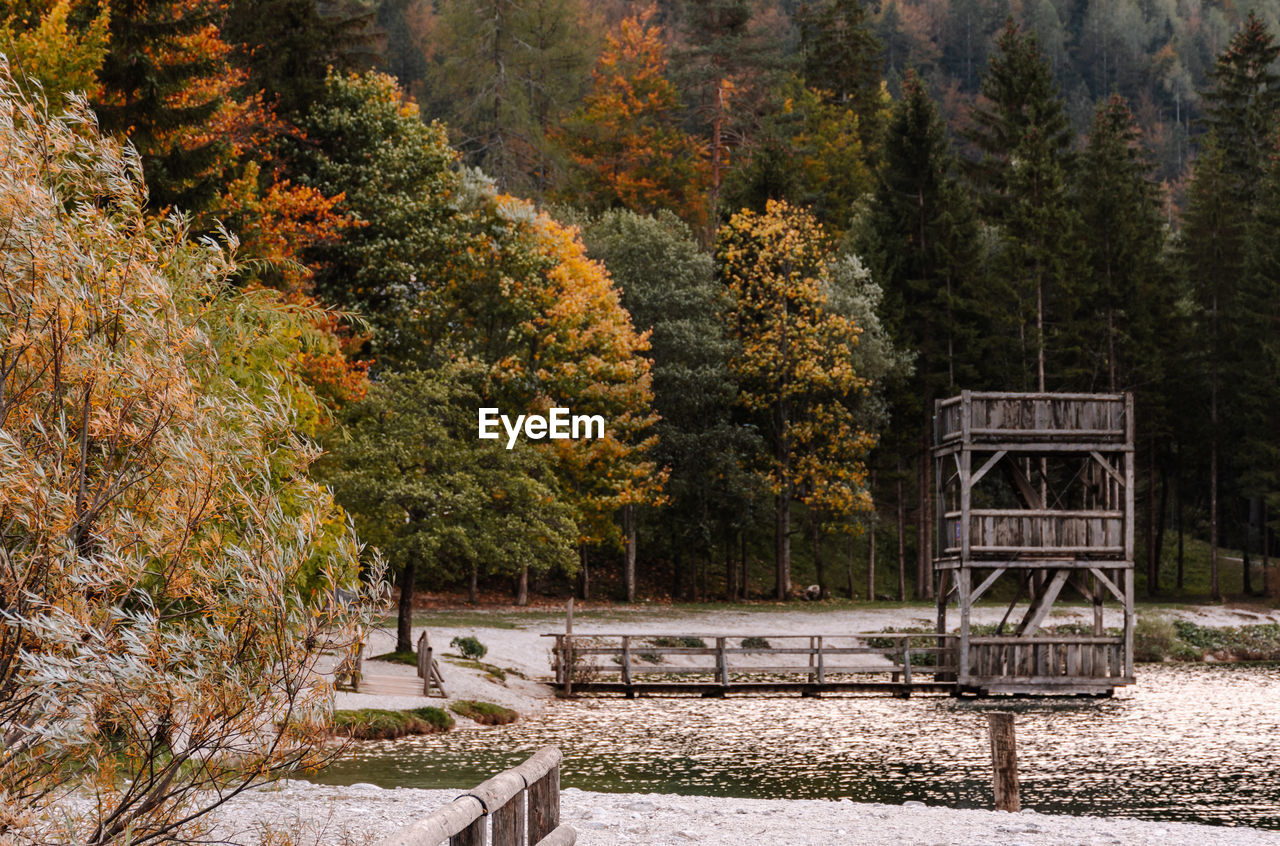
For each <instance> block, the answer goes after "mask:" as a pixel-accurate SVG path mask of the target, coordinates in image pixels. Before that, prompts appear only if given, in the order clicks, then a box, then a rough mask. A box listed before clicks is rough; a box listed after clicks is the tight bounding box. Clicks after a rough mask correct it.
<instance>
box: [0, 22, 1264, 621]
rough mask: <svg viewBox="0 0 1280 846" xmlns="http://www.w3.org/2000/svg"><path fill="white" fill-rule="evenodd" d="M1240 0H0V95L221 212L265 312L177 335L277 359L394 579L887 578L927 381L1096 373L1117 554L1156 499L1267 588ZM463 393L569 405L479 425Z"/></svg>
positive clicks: (1248, 587)
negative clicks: (1133, 469) (568, 436)
mask: <svg viewBox="0 0 1280 846" xmlns="http://www.w3.org/2000/svg"><path fill="white" fill-rule="evenodd" d="M1278 22H1280V3H1275V2H1260V3H1258V4H1257V6H1256V7H1255V10H1254V11H1249V10H1247V9H1244V8H1243V7H1238V6H1237V5H1236V4H1233V3H1208V2H1199V0H1177V2H1175V0H1143V2H1136V0H1135V1H1134V2H1130V0H1118V1H1117V2H1089V0H1026V2H1018V0H917V1H916V2H912V1H911V0H884V2H879V3H862V2H859V0H813V2H797V0H706V2H692V0H663V2H658V3H656V4H653V3H639V2H627V0H611V1H610V2H604V3H594V2H588V1H587V0H523V2H515V0H434V1H433V2H428V0H381V1H380V2H376V3H369V2H364V0H333V2H319V0H156V2H149V3H138V2H135V0H5V2H3V3H0V52H3V53H4V54H5V56H7V58H8V62H9V69H10V70H9V73H11V75H12V90H13V92H14V96H18V95H19V94H20V96H21V97H24V98H30V99H32V100H35V101H41V102H43V101H47V102H48V104H49V108H50V109H51V110H53V111H57V110H59V109H61V108H63V107H64V105H65V104H68V103H71V104H75V103H80V102H83V103H86V104H87V106H88V108H89V109H91V111H92V113H93V114H94V115H96V121H97V124H98V126H99V127H100V128H101V130H102V132H103V133H104V134H106V135H107V136H109V137H111V138H115V139H119V140H121V141H127V142H128V143H129V144H131V145H132V149H133V150H134V151H136V160H134V159H130V161H135V164H136V167H138V168H140V173H141V178H142V179H144V180H145V188H146V199H145V204H144V208H143V209H142V211H141V212H140V213H141V214H142V215H143V217H144V218H145V219H146V220H150V221H164V220H169V219H171V216H172V215H174V214H180V215H181V217H180V218H176V220H180V221H181V226H182V227H185V228H184V230H183V231H185V232H188V233H189V234H190V237H192V238H196V239H204V240H207V241H208V242H209V243H211V244H212V243H217V244H222V245H226V247H227V249H228V250H230V251H231V252H232V253H233V254H234V256H235V264H234V268H233V269H230V270H228V271H227V276H228V280H229V281H228V284H229V286H230V288H229V289H228V290H229V291H231V292H235V293H236V296H239V297H248V298H249V299H248V300H246V302H253V303H255V304H257V305H256V306H255V307H261V308H266V309H268V310H271V312H270V313H272V314H276V315H277V318H273V319H274V320H276V321H277V322H276V323H273V324H272V327H271V328H270V329H263V330H261V332H260V333H259V334H262V333H266V334H267V335H270V341H271V342H270V344H266V345H265V346H264V347H263V348H261V349H258V351H257V352H256V353H255V354H253V355H248V354H242V355H238V356H232V357H230V358H227V359H225V360H224V361H223V362H222V365H221V366H225V367H227V368H230V369H231V370H232V371H233V372H234V373H235V378H237V379H239V380H241V381H244V380H250V381H253V380H255V379H256V380H258V381H259V382H270V383H271V384H273V385H278V386H287V391H286V394H287V397H286V399H287V401H288V402H289V403H290V405H291V408H292V411H291V413H292V414H293V415H294V416H293V418H292V419H293V421H294V422H293V424H292V427H293V428H292V430H293V432H294V433H295V434H296V435H297V436H298V437H299V438H302V439H303V440H304V441H305V442H306V443H308V444H310V445H311V447H308V448H312V447H314V448H316V449H317V454H318V453H319V452H321V451H322V452H323V455H322V456H319V457H318V458H317V459H316V460H315V461H314V462H311V461H310V460H308V461H307V462H305V463H304V464H303V465H300V467H299V469H297V471H296V472H297V473H303V474H306V475H307V478H308V479H309V480H313V482H314V483H315V484H317V485H319V486H322V487H323V488H324V489H327V490H329V491H331V492H332V496H333V498H334V504H333V505H334V508H333V511H332V514H331V515H330V517H329V518H327V519H329V520H332V521H337V522H338V523H341V522H343V521H345V520H350V521H351V522H352V523H353V525H354V528H355V531H356V532H357V534H358V536H359V538H360V539H361V540H362V541H363V542H364V543H365V544H366V546H365V548H364V549H365V551H364V553H363V554H362V555H363V557H362V560H363V561H364V564H365V566H366V567H367V566H370V562H371V561H372V558H373V557H374V556H375V554H377V555H381V556H383V557H385V560H386V562H387V564H388V565H389V567H390V570H391V572H392V574H393V575H394V579H395V581H396V582H397V583H398V584H399V585H400V586H401V591H400V602H401V608H402V616H404V613H403V612H406V611H407V609H408V608H410V607H411V603H412V600H413V590H414V587H415V586H417V587H418V588H420V589H425V590H429V591H453V590H458V591H466V592H467V594H468V595H469V597H470V598H471V599H472V601H475V600H476V599H477V598H478V597H479V596H480V595H481V594H482V593H486V594H490V595H495V594H496V595H503V596H509V597H511V598H512V599H513V600H514V601H516V602H518V603H521V604H523V603H526V602H528V601H529V600H530V597H531V595H537V594H539V593H545V592H555V591H559V592H562V593H563V592H564V591H566V590H568V589H569V588H570V586H572V589H573V590H575V591H576V592H577V593H578V595H580V596H582V597H584V598H587V597H593V598H613V599H626V600H632V599H635V598H636V597H637V596H670V597H673V598H683V599H697V600H712V599H729V600H737V599H743V598H748V597H775V598H778V599H784V598H788V597H790V596H793V595H794V593H795V590H794V589H795V588H796V587H797V586H798V587H803V586H805V585H808V584H811V583H813V584H817V585H819V586H820V587H821V589H822V591H823V592H824V593H826V594H828V595H844V596H848V597H850V598H854V597H866V598H876V597H897V598H900V599H901V598H905V597H906V596H907V595H914V596H915V597H917V598H923V597H928V596H930V595H931V593H932V591H933V576H932V573H931V568H930V559H931V551H930V548H929V545H930V540H929V533H928V532H924V531H922V527H924V526H928V525H930V520H931V517H930V514H931V509H932V508H933V503H932V502H931V501H930V496H929V491H930V490H931V489H932V482H931V480H930V478H929V474H930V472H931V471H930V468H929V462H928V461H927V460H925V459H926V456H927V450H928V446H929V444H928V437H929V435H928V433H929V431H930V429H929V421H930V418H931V415H932V413H933V403H934V401H935V400H939V399H943V398H945V397H948V396H951V395H953V394H955V393H958V392H959V391H960V390H962V389H971V390H983V389H990V390H1018V391H1107V392H1110V391H1131V392H1133V393H1134V394H1135V397H1136V403H1137V414H1138V421H1139V423H1138V446H1137V448H1138V468H1139V490H1138V510H1139V515H1140V518H1141V519H1140V526H1141V530H1140V533H1139V539H1138V548H1139V549H1138V558H1139V562H1138V566H1139V570H1140V572H1142V573H1143V576H1144V579H1143V580H1142V581H1140V584H1142V585H1143V586H1144V589H1145V590H1146V592H1147V593H1148V594H1149V595H1152V596H1159V595H1163V594H1168V593H1170V592H1172V591H1178V590H1181V589H1182V588H1183V584H1182V571H1181V562H1182V554H1183V544H1184V541H1185V540H1187V539H1198V540H1199V541H1202V542H1205V543H1208V544H1209V546H1210V548H1211V568H1212V570H1211V576H1210V579H1211V580H1210V584H1209V595H1210V597H1211V598H1213V599H1218V598H1220V597H1221V596H1222V594H1223V592H1224V588H1223V586H1222V582H1221V578H1222V574H1223V573H1225V572H1226V570H1227V568H1235V569H1236V571H1237V573H1238V575H1239V577H1240V581H1239V582H1238V583H1239V584H1241V585H1242V589H1243V592H1244V593H1246V594H1248V593H1264V592H1268V591H1271V592H1274V591H1276V590H1280V580H1277V579H1275V578H1274V577H1273V576H1272V575H1271V573H1270V566H1271V557H1272V555H1273V550H1274V537H1275V530H1276V528H1277V527H1280V477H1278V475H1277V472H1278V471H1280V422H1278V421H1280V157H1277V144H1278V143H1280V136H1278V134H1277V133H1278V132H1280V67H1277V56H1278V55H1280V43H1278V42H1277V40H1276V36H1277V32H1278V30H1277V24H1278ZM82 97H83V98H84V99H83V100H81V99H79V98H82ZM130 155H135V154H130ZM148 225H150V224H148ZM175 225H177V224H175ZM227 296H230V294H227ZM139 319H142V318H141V317H140V318H139ZM280 390H284V389H283V388H280ZM88 405H89V403H88V401H87V399H86V406H85V410H84V411H85V414H86V415H88V411H87V409H88ZM481 406H497V407H502V408H504V409H508V408H509V409H513V410H515V411H516V412H517V413H524V412H545V411H546V410H547V409H549V408H551V407H567V408H570V409H572V410H573V412H574V413H580V414H599V415H602V416H603V417H604V418H605V419H606V420H607V421H608V434H607V437H605V438H603V439H600V440H598V441H548V442H543V443H524V444H521V445H520V446H518V447H517V448H515V449H513V450H506V449H503V448H502V447H501V445H498V444H495V443H492V442H488V441H480V440H478V439H477V438H476V435H475V432H476V411H477V409H478V408H479V407H481ZM86 419H88V417H87V416H86ZM309 483H310V482H309ZM1175 536H1176V541H1175V539H1174V538H1175ZM344 542H345V541H344ZM1175 545H1176V547H1177V553H1176V560H1177V562H1178V569H1177V574H1176V576H1175V575H1174V574H1173V573H1172V572H1170V571H1169V570H1168V568H1167V567H1166V566H1165V564H1166V562H1168V561H1170V560H1172V558H1171V556H1172V555H1173V553H1172V550H1173V548H1174V546H1175ZM1219 547H1225V548H1230V549H1231V550H1234V551H1237V553H1234V554H1233V557H1232V558H1230V559H1227V558H1226V557H1225V556H1224V555H1219V552H1218V548H1219ZM1237 558H1242V559H1243V561H1238V560H1236V559H1237ZM1259 565H1260V566H1259ZM1235 583H1237V582H1234V581H1233V584H1235ZM403 627H404V623H403V621H402V628H403ZM404 636H405V637H407V636H408V635H407V628H406V629H405V631H404Z"/></svg>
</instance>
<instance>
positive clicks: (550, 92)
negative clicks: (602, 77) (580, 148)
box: [427, 0, 598, 191]
mask: <svg viewBox="0 0 1280 846" xmlns="http://www.w3.org/2000/svg"><path fill="white" fill-rule="evenodd" d="M588 8H589V7H588V6H586V5H585V4H584V3H582V2H580V0H530V2H515V0H444V2H441V3H440V4H439V7H438V10H437V18H436V22H437V27H436V30H435V38H434V49H435V55H436V56H437V57H438V61H437V63H436V64H435V65H434V66H433V67H432V69H431V71H430V72H429V73H428V83H427V90H428V91H429V92H430V100H431V103H432V113H433V114H436V115H440V116H441V117H444V118H445V119H446V120H447V122H448V124H449V127H450V129H451V130H452V131H453V132H454V134H455V136H454V141H455V142H456V143H457V145H458V147H459V148H460V149H461V150H462V152H463V155H464V157H465V160H466V161H467V163H468V164H471V165H475V166H478V167H482V168H484V170H485V172H486V173H488V174H489V175H490V176H492V177H493V178H494V179H496V180H497V183H498V185H499V187H500V188H501V189H502V190H504V191H513V190H535V191H544V190H546V189H548V188H549V187H552V186H554V185H555V184H556V179H557V173H556V170H557V166H556V162H555V161H554V158H553V156H552V151H551V148H550V145H549V143H548V141H547V137H546V136H547V131H548V130H549V129H550V128H551V127H552V126H553V124H554V123H555V122H556V121H557V120H558V119H559V117H560V115H561V114H562V113H564V112H566V111H568V109H569V107H570V105H571V104H572V103H576V102H577V101H578V100H579V98H580V97H581V95H582V93H583V90H584V88H585V87H586V86H585V82H586V80H587V78H588V74H587V69H588V68H590V67H591V63H592V61H593V60H594V58H595V56H596V55H597V54H598V51H597V49H596V46H597V38H598V35H597V34H596V32H597V30H596V25H595V23H594V21H593V20H592V18H591V17H590V15H589V14H588Z"/></svg>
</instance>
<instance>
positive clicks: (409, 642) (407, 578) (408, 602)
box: [396, 558, 417, 652]
mask: <svg viewBox="0 0 1280 846" xmlns="http://www.w3.org/2000/svg"><path fill="white" fill-rule="evenodd" d="M416 571H417V562H415V561H414V560H413V559H412V558H410V559H409V560H408V561H406V562H405V565H404V569H403V570H401V571H400V605H399V607H398V608H397V609H396V652H412V651H413V581H414V578H415V577H416Z"/></svg>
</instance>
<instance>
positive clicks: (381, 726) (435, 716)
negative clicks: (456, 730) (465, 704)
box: [330, 706, 454, 740]
mask: <svg viewBox="0 0 1280 846" xmlns="http://www.w3.org/2000/svg"><path fill="white" fill-rule="evenodd" d="M453 726H454V719H453V717H451V716H449V714H448V713H446V712H445V711H444V710H443V709H441V708H433V707H430V706H428V707H426V708H414V709H412V710H410V711H388V710H384V709H382V708H359V709H356V710H351V711H334V712H333V725H332V727H331V729H330V731H331V732H332V733H333V734H334V735H336V736H338V737H350V738H352V739H353V740H392V739H394V738H397V737H405V736H406V735H411V734H439V733H441V732H446V731H449V730H450V729H452V728H453Z"/></svg>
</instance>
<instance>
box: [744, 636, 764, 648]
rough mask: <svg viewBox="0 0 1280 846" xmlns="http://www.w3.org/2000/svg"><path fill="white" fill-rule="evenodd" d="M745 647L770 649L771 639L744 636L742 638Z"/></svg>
mask: <svg viewBox="0 0 1280 846" xmlns="http://www.w3.org/2000/svg"><path fill="white" fill-rule="evenodd" d="M742 648H743V649H768V648H769V641H768V640H766V639H765V638H762V637H744V638H743V639H742Z"/></svg>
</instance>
